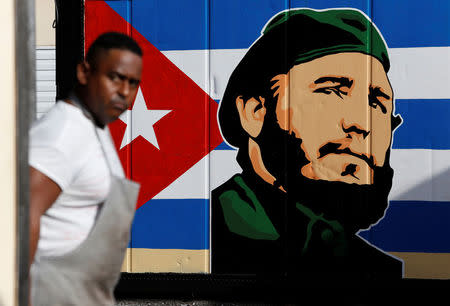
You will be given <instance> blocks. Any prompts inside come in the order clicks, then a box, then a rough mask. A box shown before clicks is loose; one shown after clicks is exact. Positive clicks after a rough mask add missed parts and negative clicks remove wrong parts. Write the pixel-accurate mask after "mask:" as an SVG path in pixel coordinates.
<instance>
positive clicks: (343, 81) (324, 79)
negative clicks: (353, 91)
mask: <svg viewBox="0 0 450 306" xmlns="http://www.w3.org/2000/svg"><path fill="white" fill-rule="evenodd" d="M326 82H333V83H339V84H341V86H345V87H351V86H352V85H353V80H350V79H349V78H347V77H329V76H326V77H321V78H318V79H317V80H315V81H314V84H322V83H326Z"/></svg>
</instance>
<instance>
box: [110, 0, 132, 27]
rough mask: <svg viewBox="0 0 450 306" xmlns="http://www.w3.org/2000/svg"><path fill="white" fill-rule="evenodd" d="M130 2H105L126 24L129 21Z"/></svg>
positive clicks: (121, 0) (120, 0)
mask: <svg viewBox="0 0 450 306" xmlns="http://www.w3.org/2000/svg"><path fill="white" fill-rule="evenodd" d="M131 1H132V0H112V1H105V2H106V4H108V5H109V6H110V7H111V8H112V9H113V10H114V11H115V12H116V13H117V14H119V15H120V16H122V18H123V19H125V20H126V21H127V22H128V23H130V21H131Z"/></svg>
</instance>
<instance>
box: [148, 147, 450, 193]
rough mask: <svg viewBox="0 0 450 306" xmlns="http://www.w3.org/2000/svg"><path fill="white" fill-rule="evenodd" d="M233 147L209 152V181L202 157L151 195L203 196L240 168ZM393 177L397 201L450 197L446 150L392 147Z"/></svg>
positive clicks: (205, 159) (449, 162) (447, 154)
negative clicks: (165, 186)
mask: <svg viewBox="0 0 450 306" xmlns="http://www.w3.org/2000/svg"><path fill="white" fill-rule="evenodd" d="M236 153H237V152H236V151H234V150H215V151H212V152H211V154H210V183H209V184H208V183H207V182H206V176H205V171H206V169H207V163H208V161H207V158H203V159H202V160H201V161H200V162H198V163H197V164H196V165H194V166H193V167H192V168H191V169H189V170H188V171H187V172H186V173H184V174H183V175H182V176H181V177H179V178H178V179H177V180H176V181H175V182H174V183H172V184H171V185H169V186H168V187H167V188H166V189H165V190H163V191H162V192H161V193H159V194H158V195H157V196H156V197H155V199H197V198H200V199H207V198H209V196H208V189H209V188H210V190H213V189H214V188H216V187H218V186H219V185H220V184H222V183H224V182H225V181H227V180H228V179H229V178H231V177H232V176H233V175H234V174H236V173H239V172H241V171H242V170H241V168H240V167H239V165H238V164H237V162H236ZM391 166H392V168H393V169H394V180H393V186H392V190H391V193H390V196H389V199H390V200H397V201H408V200H410V201H450V188H449V186H450V151H447V150H417V149H408V150H404V149H394V150H392V153H391Z"/></svg>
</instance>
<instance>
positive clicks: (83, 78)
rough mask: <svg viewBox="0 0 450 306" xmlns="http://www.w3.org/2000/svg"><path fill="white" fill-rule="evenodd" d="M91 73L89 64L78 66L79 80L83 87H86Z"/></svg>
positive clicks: (82, 63) (81, 63) (83, 62)
mask: <svg viewBox="0 0 450 306" xmlns="http://www.w3.org/2000/svg"><path fill="white" fill-rule="evenodd" d="M90 73H91V66H90V65H89V63H88V62H86V61H82V62H80V63H78V65H77V79H78V83H80V84H81V85H86V84H87V80H88V77H89V74H90Z"/></svg>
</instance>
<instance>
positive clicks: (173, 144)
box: [85, 0, 223, 208]
mask: <svg viewBox="0 0 450 306" xmlns="http://www.w3.org/2000/svg"><path fill="white" fill-rule="evenodd" d="M107 31H117V32H122V33H126V34H128V35H130V34H131V36H132V37H133V38H134V39H135V40H136V41H137V42H138V43H139V45H140V46H141V48H142V50H143V52H144V57H143V63H144V67H143V75H142V83H141V89H142V93H143V95H144V98H145V101H146V103H147V108H150V109H160V110H172V111H171V112H170V113H169V114H167V115H166V116H164V118H162V119H161V120H160V121H158V122H157V123H156V124H155V125H154V126H153V127H154V130H155V133H156V136H157V139H158V144H159V148H160V150H158V149H157V148H156V147H154V146H153V145H152V144H150V143H149V142H148V141H147V140H145V139H144V138H142V137H138V138H136V139H135V140H134V141H133V142H132V143H131V144H129V145H128V146H126V147H124V148H123V149H122V150H120V151H119V157H120V160H121V162H122V165H123V166H124V170H125V172H126V173H127V176H128V177H129V178H131V179H132V180H134V181H137V182H139V183H140V184H141V190H140V193H139V198H138V202H137V208H139V207H140V206H141V205H143V204H145V203H146V202H147V201H149V200H150V199H151V198H152V197H154V196H155V195H156V194H158V193H159V192H160V191H162V190H163V189H164V188H166V187H167V186H168V185H169V184H170V183H172V182H173V181H175V180H176V179H177V178H178V177H179V176H180V175H182V174H183V173H184V172H186V171H187V170H188V169H189V168H191V167H192V166H193V165H195V164H196V163H197V162H198V161H199V160H200V159H202V158H203V157H204V156H205V155H207V154H208V153H209V152H210V151H211V150H212V149H214V148H215V147H217V146H218V145H219V144H220V143H221V142H222V141H223V140H222V137H221V135H220V131H219V127H218V124H217V119H216V114H217V109H218V104H217V103H216V102H215V101H214V100H213V99H211V98H210V97H209V96H208V94H206V93H205V92H204V91H203V90H202V89H201V88H200V87H199V86H198V85H197V84H196V83H195V82H193V81H192V80H191V79H190V78H189V77H188V76H186V75H185V74H184V73H183V72H182V71H181V70H180V69H179V68H178V67H176V66H175V65H174V64H173V63H172V62H171V61H169V60H168V59H167V58H166V57H165V56H164V55H163V54H162V53H161V52H160V51H159V50H158V49H157V48H155V47H154V46H153V45H152V44H151V43H150V42H149V41H148V40H147V39H146V38H145V37H143V36H142V35H141V34H140V33H139V32H138V31H137V30H136V29H134V28H133V27H132V26H131V25H130V24H129V23H128V22H127V21H126V20H124V19H123V18H122V17H121V16H120V15H119V14H117V13H116V12H115V11H114V10H113V9H112V8H110V7H109V6H108V5H107V4H106V3H105V2H104V1H92V0H88V1H86V2H85V46H86V48H85V49H86V50H87V47H88V46H89V45H90V44H91V43H92V42H93V41H94V39H95V38H96V37H97V36H98V35H100V34H101V33H104V32H107ZM110 129H111V133H112V136H113V139H114V142H115V145H116V148H117V149H118V148H119V147H120V144H121V142H122V137H123V135H124V132H125V129H126V125H125V123H123V122H122V121H120V120H116V121H115V122H113V123H112V124H111V125H110Z"/></svg>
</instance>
